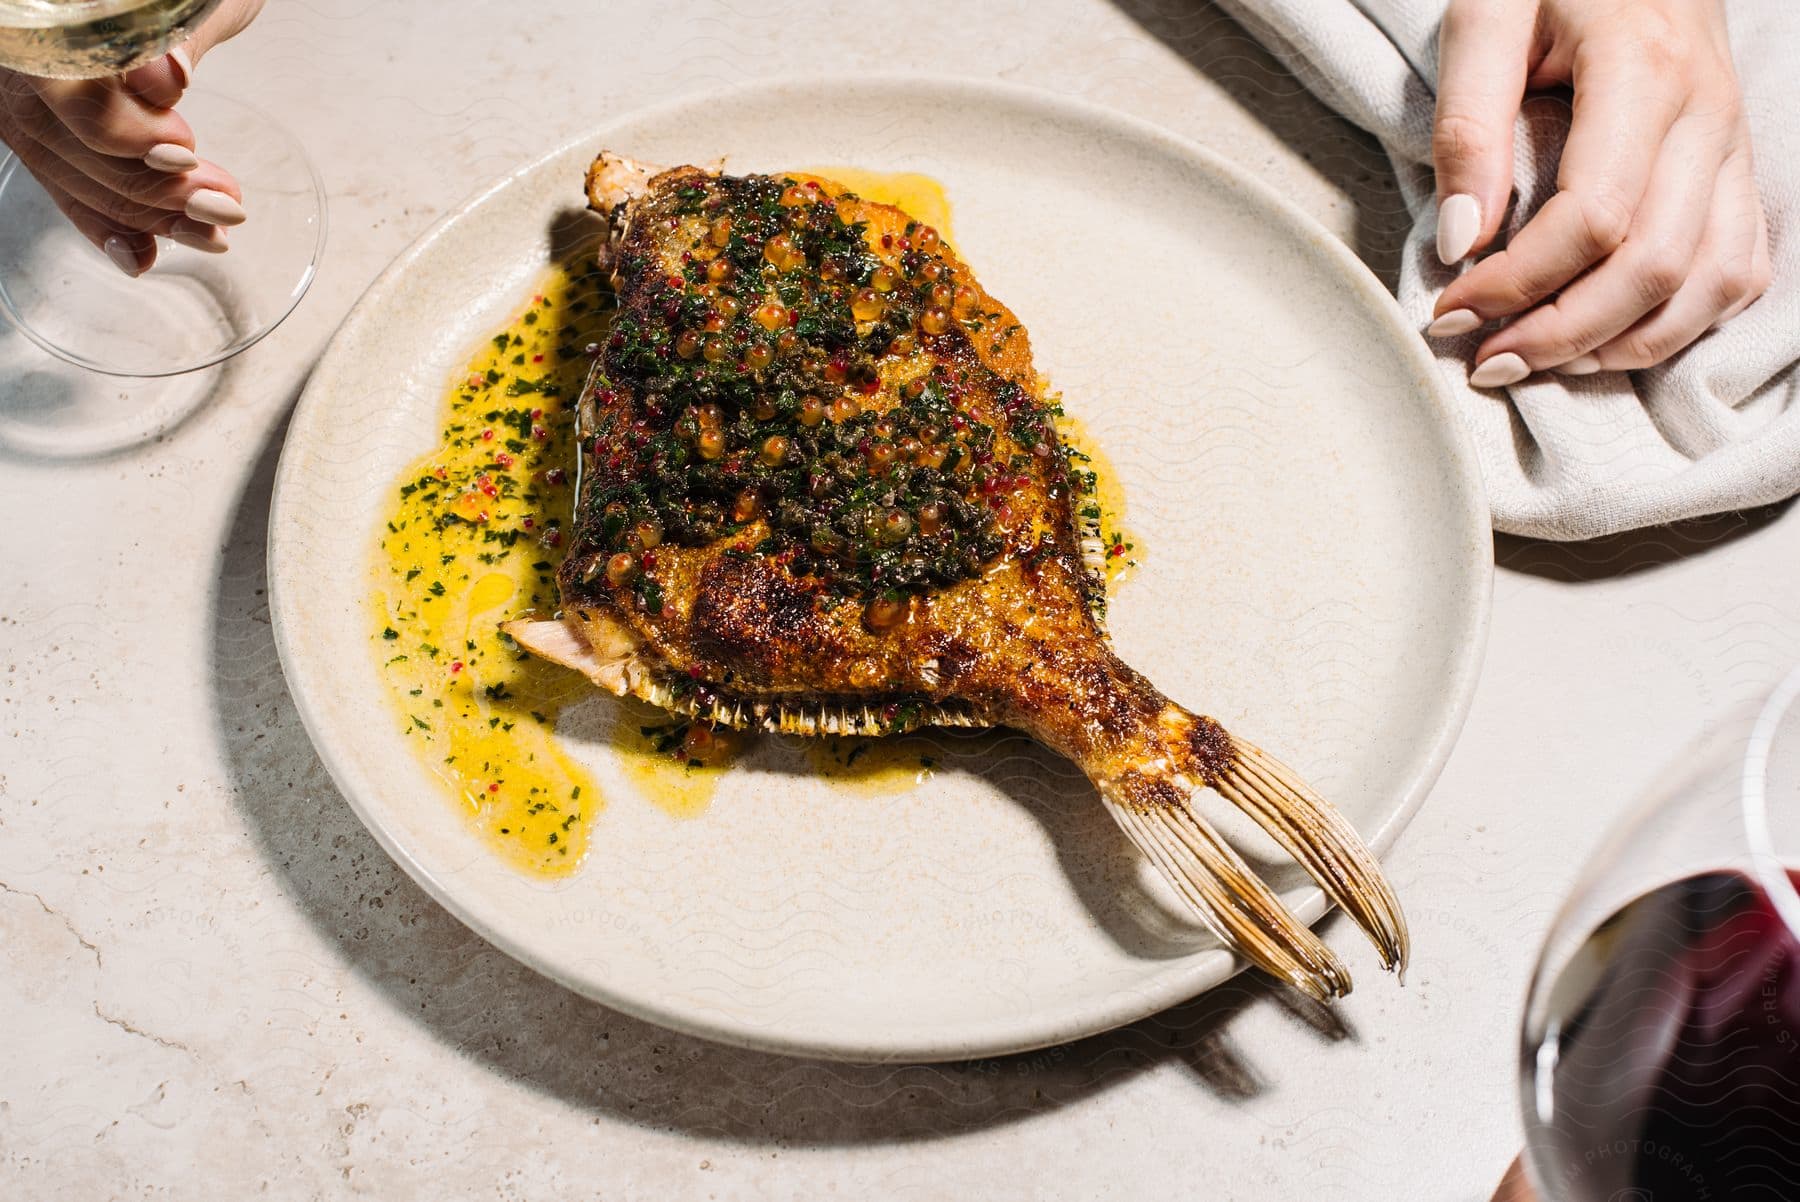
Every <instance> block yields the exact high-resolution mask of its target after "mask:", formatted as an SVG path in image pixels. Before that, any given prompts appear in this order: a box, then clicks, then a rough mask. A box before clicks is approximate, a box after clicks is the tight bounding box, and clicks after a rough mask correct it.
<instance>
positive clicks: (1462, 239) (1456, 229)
mask: <svg viewBox="0 0 1800 1202" xmlns="http://www.w3.org/2000/svg"><path fill="white" fill-rule="evenodd" d="M1480 233H1481V206H1480V205H1478V204H1476V203H1475V198H1474V197H1473V196H1470V195H1469V194H1468V193H1467V192H1458V193H1457V194H1456V195H1455V196H1446V197H1445V198H1444V203H1443V204H1441V205H1439V206H1438V222H1437V252H1438V258H1439V259H1441V260H1443V261H1444V262H1445V263H1447V264H1448V263H1456V262H1460V261H1461V259H1462V257H1463V256H1464V255H1466V254H1468V253H1469V248H1470V247H1472V246H1474V245H1475V239H1476V237H1477V236H1478V235H1479V234H1480Z"/></svg>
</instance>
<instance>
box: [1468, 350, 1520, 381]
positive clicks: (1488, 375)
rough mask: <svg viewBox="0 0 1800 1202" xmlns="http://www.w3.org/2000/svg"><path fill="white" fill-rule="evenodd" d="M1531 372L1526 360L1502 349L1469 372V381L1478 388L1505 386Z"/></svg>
mask: <svg viewBox="0 0 1800 1202" xmlns="http://www.w3.org/2000/svg"><path fill="white" fill-rule="evenodd" d="M1530 374H1531V368H1530V367H1528V366H1526V364H1525V360H1523V359H1521V358H1519V356H1517V355H1515V354H1513V353H1512V352H1511V351H1501V352H1500V353H1499V354H1498V355H1495V356H1494V357H1493V358H1492V359H1484V360H1482V361H1481V362H1480V363H1478V364H1476V365H1475V370H1474V371H1472V372H1470V373H1469V383H1471V384H1473V385H1475V387H1477V388H1505V387H1506V386H1507V385H1508V384H1517V383H1518V382H1519V381H1520V380H1523V379H1524V378H1525V377H1526V376H1528V375H1530Z"/></svg>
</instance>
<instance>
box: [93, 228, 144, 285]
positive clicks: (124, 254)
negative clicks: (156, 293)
mask: <svg viewBox="0 0 1800 1202" xmlns="http://www.w3.org/2000/svg"><path fill="white" fill-rule="evenodd" d="M101 249H103V250H104V251H106V257H107V258H109V259H111V260H112V261H113V266H114V267H117V268H118V269H119V270H120V271H122V272H124V273H125V274H126V275H128V276H131V277H132V278H133V279H136V278H137V277H138V276H140V275H143V274H144V269H143V268H142V267H139V266H138V253H137V248H136V247H135V246H133V245H132V244H131V243H130V242H128V241H126V240H125V239H124V238H123V237H121V236H120V235H118V234H114V235H113V236H112V237H110V238H108V239H107V240H106V242H105V243H104V244H103V246H102V247H101Z"/></svg>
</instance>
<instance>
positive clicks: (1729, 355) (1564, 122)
mask: <svg viewBox="0 0 1800 1202" xmlns="http://www.w3.org/2000/svg"><path fill="white" fill-rule="evenodd" d="M1221 3H1222V4H1223V5H1224V7H1226V8H1227V9H1229V10H1230V11H1231V12H1232V13H1233V15H1235V16H1236V17H1237V18H1238V20H1239V21H1241V22H1242V23H1243V25H1244V26H1245V28H1247V29H1248V30H1249V31H1250V32H1251V33H1252V34H1253V35H1254V36H1255V37H1256V38H1257V39H1258V40H1259V41H1261V42H1262V43H1263V45H1265V46H1267V47H1268V48H1269V50H1270V51H1271V52H1272V53H1273V54H1275V55H1276V57H1278V58H1280V59H1281V60H1282V61H1283V62H1284V63H1285V64H1286V65H1287V66H1288V68H1289V69H1290V70H1292V71H1294V73H1295V74H1296V75H1297V76H1299V78H1300V79H1301V80H1302V81H1303V82H1304V83H1305V84H1306V86H1307V87H1308V88H1309V89H1310V90H1311V91H1312V92H1313V93H1314V94H1315V95H1317V96H1319V97H1320V98H1321V99H1322V100H1324V101H1325V102H1326V103H1327V104H1329V105H1331V106H1332V107H1334V108H1336V109H1337V110H1338V111H1339V112H1340V113H1342V114H1343V115H1344V116H1345V117H1347V118H1349V119H1350V120H1351V121H1353V122H1355V123H1356V124H1357V125H1359V126H1361V127H1362V128H1364V129H1366V130H1368V131H1369V132H1370V133H1372V134H1373V135H1374V136H1375V137H1376V138H1378V139H1379V140H1380V142H1381V144H1382V146H1383V148H1384V149H1385V150H1386V151H1387V153H1388V154H1389V156H1390V157H1391V158H1392V159H1393V163H1394V168H1395V171H1396V172H1397V173H1398V175H1399V179H1400V187H1401V191H1402V194H1403V195H1404V197H1405V199H1406V203H1407V205H1408V208H1409V210H1410V211H1411V213H1412V215H1413V218H1414V226H1413V230H1412V233H1411V235H1410V236H1409V237H1408V238H1407V243H1406V247H1405V250H1404V254H1403V258H1402V266H1401V276H1400V288H1399V293H1400V304H1401V307H1402V308H1403V309H1404V310H1405V311H1406V313H1407V315H1408V316H1409V317H1411V318H1413V319H1414V320H1416V321H1417V322H1418V323H1419V324H1420V326H1421V327H1423V326H1424V325H1425V324H1426V323H1427V322H1428V321H1429V320H1430V318H1431V308H1432V304H1433V302H1434V301H1435V300H1436V297H1437V294H1438V292H1439V291H1440V290H1441V289H1442V288H1443V287H1444V285H1445V284H1447V283H1449V281H1450V280H1451V279H1452V278H1454V272H1455V270H1456V269H1455V268H1447V267H1444V266H1443V265H1442V264H1440V263H1439V262H1438V260H1437V255H1436V253H1435V250H1434V246H1435V242H1434V238H1435V230H1436V203H1435V199H1434V196H1433V190H1432V177H1431V124H1432V109H1433V105H1434V103H1435V101H1434V89H1435V86H1436V80H1437V31H1438V25H1439V23H1440V21H1441V20H1442V17H1443V12H1444V8H1445V0H1221ZM1791 10H1792V0H1733V3H1732V4H1731V6H1730V10H1729V14H1730V21H1731V36H1732V44H1733V48H1734V51H1735V55H1736V60H1737V66H1738V72H1739V76H1740V82H1741V84H1742V86H1743V90H1744V97H1745V105H1746V108H1747V111H1748V112H1749V116H1750V126H1751V132H1752V137H1753V140H1754V145H1755V152H1756V174H1757V181H1758V183H1759V184H1760V186H1761V189H1762V197H1763V207H1764V210H1765V212H1766V213H1767V216H1768V220H1769V234H1770V254H1771V257H1772V260H1773V266H1774V282H1773V284H1772V285H1771V286H1770V288H1769V290H1768V291H1767V292H1766V293H1764V294H1763V296H1762V298H1761V299H1760V300H1758V301H1757V302H1756V303H1755V304H1753V305H1752V306H1750V308H1748V309H1746V310H1745V311H1744V312H1743V313H1742V314H1740V315H1739V316H1738V317H1737V318H1735V319H1734V320H1732V321H1730V322H1728V323H1726V324H1725V325H1724V326H1722V327H1721V328H1719V329H1716V330H1713V331H1712V332H1711V333H1709V334H1707V335H1706V336H1705V337H1703V338H1701V339H1700V340H1699V341H1698V342H1696V343H1694V344H1693V345H1692V346H1691V347H1689V348H1688V349H1687V350H1685V351H1683V352H1682V353H1681V354H1679V355H1677V356H1676V357H1674V358H1673V359H1671V360H1669V361H1668V362H1666V363H1663V364H1661V365H1659V366H1657V367H1654V368H1651V369H1648V370H1645V371H1638V372H1631V373H1621V372H1614V373H1602V374H1600V375H1596V376H1589V377H1585V378H1564V377H1557V376H1554V375H1549V374H1541V375H1537V376H1533V377H1531V378H1530V379H1528V380H1526V381H1525V382H1524V383H1521V384H1515V385H1513V386H1512V387H1511V388H1510V389H1507V390H1506V391H1505V392H1504V393H1502V392H1497V391H1483V390H1479V389H1474V388H1471V387H1469V384H1468V370H1469V364H1470V358H1469V353H1470V351H1472V350H1473V349H1474V347H1475V345H1476V341H1477V339H1478V337H1479V335H1470V336H1468V337H1467V338H1464V339H1452V340H1449V341H1447V342H1444V343H1437V344H1435V346H1434V349H1435V350H1436V351H1437V353H1438V355H1439V357H1440V363H1441V365H1442V368H1443V371H1444V376H1445V378H1446V380H1447V381H1448V382H1449V384H1450V391H1451V393H1452V395H1453V396H1454V398H1455V403H1456V406H1457V408H1458V409H1459V410H1460V411H1461V413H1462V416H1463V418H1464V419H1465V421H1466V422H1467V424H1468V428H1469V432H1470V434H1472V435H1473V436H1474V441H1475V445H1476V448H1477V450H1478V451H1479V454H1480V457H1481V464H1482V470H1483V473H1484V475H1485V476H1486V480H1487V491H1488V499H1489V501H1490V503H1491V505H1492V507H1493V513H1494V526H1495V527H1496V528H1497V529H1500V530H1503V531H1506V532H1508V533H1512V534H1523V535H1530V536H1533V537H1539V538H1553V539H1581V538H1594V537H1597V536H1600V535H1605V534H1612V533H1616V532H1618V531H1621V530H1630V529H1635V528H1637V527H1642V526H1653V525H1661V524H1663V523H1667V522H1673V521H1678V520H1680V519H1682V518H1689V517H1698V516H1700V515H1703V514H1711V513H1719V512H1722V511H1725V510H1732V509H1743V508H1747V507H1750V506H1756V505H1764V504H1768V503H1771V502H1774V501H1779V500H1782V499H1784V498H1787V497H1791V496H1793V495H1794V494H1795V493H1800V393H1797V392H1796V388H1797V387H1800V377H1797V376H1796V373H1795V371H1794V370H1793V369H1794V367H1795V365H1796V362H1797V361H1800V230H1797V229H1796V221H1797V220H1800V110H1796V109H1795V108H1794V107H1793V105H1792V100H1791V93H1792V83H1793V80H1794V79H1795V78H1796V77H1797V76H1800V21H1796V20H1794V18H1793V13H1792V11H1791ZM1567 130H1568V108H1567V105H1566V104H1565V103H1562V102H1560V101H1551V100H1548V99H1544V100H1534V101H1532V102H1530V103H1528V104H1527V106H1526V111H1525V112H1524V113H1523V114H1522V115H1521V117H1520V120H1519V123H1518V139H1517V147H1518V149H1517V163H1516V176H1515V182H1516V185H1517V189H1518V197H1517V202H1516V203H1515V204H1514V206H1513V211H1512V214H1511V216H1510V219H1509V225H1508V227H1507V229H1506V230H1505V231H1504V233H1503V236H1508V235H1510V234H1511V233H1513V232H1516V231H1517V230H1518V229H1519V227H1520V226H1522V225H1523V224H1524V223H1525V221H1526V220H1527V219H1528V218H1529V217H1530V216H1531V215H1532V214H1533V213H1535V212H1536V211H1537V208H1538V206H1539V205H1541V204H1542V203H1543V202H1544V201H1545V200H1547V199H1548V198H1549V197H1550V196H1551V195H1552V194H1553V193H1554V192H1555V190H1556V165H1557V161H1558V158H1559V156H1560V154H1561V150H1562V143H1563V138H1564V135H1565V134H1566V133H1567Z"/></svg>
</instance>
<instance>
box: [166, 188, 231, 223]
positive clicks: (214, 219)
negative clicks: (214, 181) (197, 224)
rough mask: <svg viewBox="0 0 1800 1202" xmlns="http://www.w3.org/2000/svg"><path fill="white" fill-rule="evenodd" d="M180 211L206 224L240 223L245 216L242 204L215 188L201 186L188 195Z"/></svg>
mask: <svg viewBox="0 0 1800 1202" xmlns="http://www.w3.org/2000/svg"><path fill="white" fill-rule="evenodd" d="M182 212H184V213H186V214H187V215H188V216H189V217H191V218H193V219H194V220H195V221H204V222H206V223H207V224H208V225H242V224H243V223H244V218H245V216H246V214H245V212H244V206H243V205H241V204H239V203H238V202H237V201H235V200H233V199H231V197H229V196H227V195H225V193H223V192H220V191H218V190H217V189H215V188H202V189H200V190H199V191H198V192H196V193H194V194H193V195H192V196H190V197H188V198H187V204H186V205H184V206H183V207H182Z"/></svg>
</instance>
